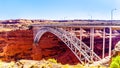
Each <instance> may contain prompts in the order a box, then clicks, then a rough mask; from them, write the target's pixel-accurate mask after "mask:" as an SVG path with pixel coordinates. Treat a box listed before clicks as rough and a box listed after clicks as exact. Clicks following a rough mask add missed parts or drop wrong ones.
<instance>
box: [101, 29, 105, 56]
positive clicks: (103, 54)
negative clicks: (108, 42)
mask: <svg viewBox="0 0 120 68" xmlns="http://www.w3.org/2000/svg"><path fill="white" fill-rule="evenodd" d="M104 57H105V28H103V50H102V58H104Z"/></svg>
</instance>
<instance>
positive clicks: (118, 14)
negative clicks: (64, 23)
mask: <svg viewBox="0 0 120 68" xmlns="http://www.w3.org/2000/svg"><path fill="white" fill-rule="evenodd" d="M115 8H116V9H117V10H114V11H113V19H114V20H120V0H0V20H6V19H57V20H59V19H97V20H110V19H111V10H113V9H115Z"/></svg>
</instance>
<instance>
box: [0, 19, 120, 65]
mask: <svg viewBox="0 0 120 68" xmlns="http://www.w3.org/2000/svg"><path fill="white" fill-rule="evenodd" d="M9 22H10V23H9ZM20 22H21V23H22V25H18V24H17V25H16V26H15V25H14V24H16V23H20ZM24 22H25V23H24ZM36 22H37V21H36ZM7 23H9V24H11V23H12V24H13V23H14V24H13V25H12V28H13V29H14V27H16V28H17V27H18V28H20V29H21V28H22V29H24V26H25V27H28V24H31V23H33V22H32V21H24V20H18V21H14V22H13V21H7ZM7 23H4V24H7ZM34 23H35V22H34ZM4 26H5V27H8V26H9V28H11V26H10V25H4ZM18 28H17V29H18ZM89 40H90V38H89V37H87V38H86V37H85V38H84V39H83V41H84V42H85V43H86V44H87V45H89V44H90V43H89ZM95 40H97V42H95V49H94V51H95V52H96V53H97V54H98V55H99V56H101V54H102V38H101V37H95ZM108 40H109V39H106V54H108V43H109V42H108ZM119 40H120V36H118V37H115V38H113V45H115V44H116V42H117V41H119ZM43 58H45V59H48V58H55V59H57V60H58V62H61V63H63V64H65V63H69V64H76V63H78V62H79V61H78V60H77V58H76V57H75V56H74V54H73V53H72V52H71V51H70V49H69V48H68V47H67V46H66V45H65V44H64V43H63V42H62V41H61V40H60V39H59V38H57V37H56V36H55V35H53V34H51V33H45V34H44V35H43V36H42V38H41V39H40V41H39V44H38V45H34V44H33V32H32V30H15V31H9V32H0V59H1V60H3V61H16V60H19V59H34V60H41V59H43Z"/></svg>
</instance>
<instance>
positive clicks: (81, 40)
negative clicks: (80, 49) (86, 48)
mask: <svg viewBox="0 0 120 68" xmlns="http://www.w3.org/2000/svg"><path fill="white" fill-rule="evenodd" d="M82 33H83V32H82V28H81V27H80V46H81V45H82V42H81V41H82Z"/></svg>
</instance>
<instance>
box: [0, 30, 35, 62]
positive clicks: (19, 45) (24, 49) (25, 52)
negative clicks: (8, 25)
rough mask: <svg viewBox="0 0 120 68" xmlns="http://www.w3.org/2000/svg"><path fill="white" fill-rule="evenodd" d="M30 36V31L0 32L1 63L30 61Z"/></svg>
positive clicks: (31, 39)
mask: <svg viewBox="0 0 120 68" xmlns="http://www.w3.org/2000/svg"><path fill="white" fill-rule="evenodd" d="M32 34H33V33H32V31H30V30H17V31H10V32H1V35H0V42H1V43H0V59H1V60H3V61H12V60H13V61H16V60H19V59H25V58H27V59H32V57H31V54H32V44H33V42H32V41H33V35H32Z"/></svg>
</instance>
